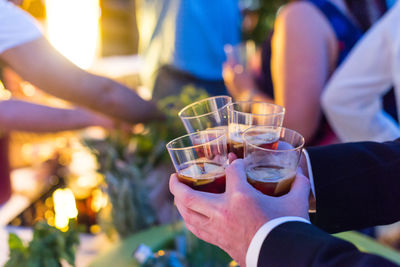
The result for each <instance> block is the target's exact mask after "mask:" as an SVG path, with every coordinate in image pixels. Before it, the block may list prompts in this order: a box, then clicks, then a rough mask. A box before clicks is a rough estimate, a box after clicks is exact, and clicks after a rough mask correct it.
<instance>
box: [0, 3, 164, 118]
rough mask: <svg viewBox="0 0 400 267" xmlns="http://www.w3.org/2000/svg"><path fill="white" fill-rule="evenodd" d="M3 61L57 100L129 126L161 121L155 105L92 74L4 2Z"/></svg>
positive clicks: (0, 57)
mask: <svg viewBox="0 0 400 267" xmlns="http://www.w3.org/2000/svg"><path fill="white" fill-rule="evenodd" d="M0 21H1V23H0V60H1V61H2V62H3V63H4V64H5V65H6V66H8V67H10V68H11V69H13V70H14V71H15V72H16V73H17V74H18V75H19V76H21V77H22V78H23V79H24V80H26V81H28V82H30V83H32V84H33V85H35V86H37V87H38V88H40V89H41V90H43V91H45V92H46V93H49V94H51V95H53V96H56V97H59V98H62V99H64V100H67V101H70V102H72V103H75V104H77V105H80V106H83V107H86V108H88V109H91V110H93V111H97V112H100V113H103V114H105V115H108V116H111V117H113V118H116V119H120V120H123V121H126V122H129V123H138V122H146V121H149V120H152V119H156V118H159V117H160V114H159V113H158V111H157V109H156V107H155V105H154V104H152V103H150V102H148V101H145V100H143V99H142V98H140V97H139V96H138V95H137V94H136V93H135V92H133V91H132V90H131V89H129V88H127V87H126V86H124V85H122V84H120V83H117V82H115V81H113V80H111V79H108V78H105V77H101V76H97V75H93V74H90V73H88V72H86V71H84V70H82V69H80V68H78V67H77V66H75V65H74V64H72V63H71V62H70V61H68V60H67V59H66V58H64V57H63V56H62V55H61V54H60V53H58V52H57V51H56V50H55V48H53V47H52V46H51V45H50V43H49V42H48V41H47V40H46V38H45V37H44V36H43V35H42V32H41V31H40V29H39V28H38V26H37V25H36V22H35V21H34V19H33V18H32V17H31V16H30V15H28V14H27V13H26V12H24V11H23V10H21V9H19V8H18V7H16V6H14V5H13V4H11V3H9V2H7V1H6V0H0Z"/></svg>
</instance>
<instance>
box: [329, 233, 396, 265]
mask: <svg viewBox="0 0 400 267" xmlns="http://www.w3.org/2000/svg"><path fill="white" fill-rule="evenodd" d="M334 236H336V237H338V238H341V239H344V240H346V241H348V242H351V243H353V244H354V245H355V246H356V247H357V248H358V249H359V250H360V251H363V252H367V253H372V254H375V255H379V256H381V257H384V258H386V259H388V260H391V261H393V262H395V263H397V264H400V253H399V252H398V251H396V250H394V249H392V248H389V247H387V246H384V245H382V244H380V243H378V242H377V241H375V240H374V239H372V238H370V237H368V236H366V235H363V234H361V233H358V232H355V231H349V232H343V233H339V234H335V235H334Z"/></svg>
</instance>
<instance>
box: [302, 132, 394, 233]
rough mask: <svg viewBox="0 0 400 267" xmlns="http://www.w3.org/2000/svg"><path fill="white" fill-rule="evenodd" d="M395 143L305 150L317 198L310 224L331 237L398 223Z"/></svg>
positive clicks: (371, 143)
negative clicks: (308, 156) (351, 231)
mask: <svg viewBox="0 0 400 267" xmlns="http://www.w3.org/2000/svg"><path fill="white" fill-rule="evenodd" d="M398 140H399V139H398ZM398 140H396V141H394V142H387V143H374V142H361V143H347V144H339V145H332V146H325V147H315V148H308V149H307V151H308V154H309V155H310V160H311V165H312V171H313V176H314V185H315V191H316V199H317V206H316V207H317V212H316V214H315V216H314V218H312V222H313V224H315V225H317V226H318V227H320V228H322V229H323V230H325V231H328V232H330V233H333V232H341V231H345V230H356V229H362V228H365V227H370V226H375V225H382V224H389V223H393V222H396V221H398V220H400V142H399V141H398Z"/></svg>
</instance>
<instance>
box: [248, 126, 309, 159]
mask: <svg viewBox="0 0 400 267" xmlns="http://www.w3.org/2000/svg"><path fill="white" fill-rule="evenodd" d="M257 128H268V129H273V128H280V130H281V131H282V129H283V130H284V131H288V132H292V133H294V134H296V135H298V136H300V137H301V144H300V145H298V146H296V147H294V148H291V149H281V150H277V149H268V148H263V147H260V146H258V145H255V144H252V143H251V142H250V141H247V140H246V134H247V133H248V132H250V131H251V130H254V129H257ZM280 138H281V137H280V134H279V139H280ZM242 140H243V145H245V143H247V144H249V145H250V146H252V147H255V148H257V149H260V150H262V151H267V152H277V153H282V152H290V151H296V150H301V149H302V148H303V147H304V145H305V139H304V136H303V135H301V134H300V133H299V132H297V131H295V130H292V129H289V128H286V127H282V126H264V125H256V126H252V127H250V128H248V129H246V130H245V131H244V132H243V133H242Z"/></svg>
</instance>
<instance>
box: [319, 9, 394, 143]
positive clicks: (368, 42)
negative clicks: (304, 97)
mask: <svg viewBox="0 0 400 267" xmlns="http://www.w3.org/2000/svg"><path fill="white" fill-rule="evenodd" d="M399 23H400V5H397V6H396V7H394V8H393V10H391V11H390V13H389V14H387V15H386V16H385V17H384V18H383V19H382V20H381V21H380V22H378V24H377V25H376V26H375V27H374V28H373V29H371V30H370V31H369V32H368V33H367V34H366V36H365V37H364V38H363V39H362V40H361V41H360V43H359V44H358V45H357V46H356V47H355V48H354V50H353V51H352V52H351V54H350V56H349V58H348V59H347V60H346V61H345V62H344V63H343V65H342V66H341V67H340V68H339V69H338V70H337V72H335V75H334V76H333V77H332V79H331V81H330V82H329V84H328V86H327V88H326V90H325V92H324V94H323V96H322V105H323V108H324V111H325V114H326V116H327V118H328V120H329V122H330V124H331V126H332V127H333V129H334V130H335V132H336V133H337V135H338V136H339V137H340V138H341V139H342V140H343V141H368V140H370V141H388V140H393V139H395V138H397V137H399V136H400V128H399V126H398V125H397V123H396V122H395V121H394V120H393V119H392V118H391V117H390V116H389V115H388V114H387V113H385V111H384V110H383V109H382V95H384V94H385V93H386V92H387V91H388V90H389V89H390V87H391V86H392V85H393V81H394V77H393V75H394V73H393V70H392V68H393V67H394V66H395V65H396V64H397V63H394V62H393V60H396V59H397V58H398V56H399V55H398V54H396V51H397V49H398V47H399V45H400V38H399V35H398V32H397V30H398V25H399ZM391 28H393V29H391Z"/></svg>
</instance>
